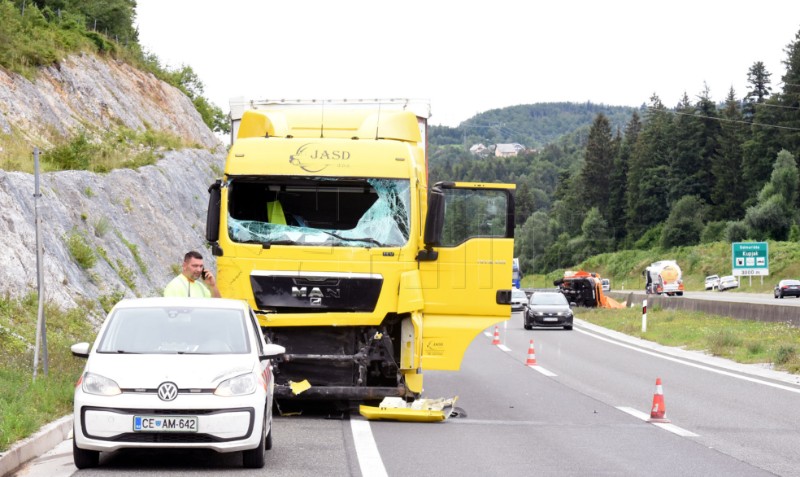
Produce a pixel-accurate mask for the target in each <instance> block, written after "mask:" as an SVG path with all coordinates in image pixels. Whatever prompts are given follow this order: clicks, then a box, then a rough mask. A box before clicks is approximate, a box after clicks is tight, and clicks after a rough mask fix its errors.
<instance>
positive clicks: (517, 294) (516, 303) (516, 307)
mask: <svg viewBox="0 0 800 477" xmlns="http://www.w3.org/2000/svg"><path fill="white" fill-rule="evenodd" d="M527 305H528V295H526V294H525V292H524V291H522V290H520V289H519V288H512V289H511V311H522V310H524V309H525V307H526V306H527Z"/></svg>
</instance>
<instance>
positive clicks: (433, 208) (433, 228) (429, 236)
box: [417, 184, 444, 262]
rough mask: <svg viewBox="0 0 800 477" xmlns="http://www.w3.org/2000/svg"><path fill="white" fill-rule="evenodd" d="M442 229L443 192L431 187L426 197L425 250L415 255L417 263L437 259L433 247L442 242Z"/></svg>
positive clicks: (436, 253) (437, 255)
mask: <svg viewBox="0 0 800 477" xmlns="http://www.w3.org/2000/svg"><path fill="white" fill-rule="evenodd" d="M443 228H444V192H442V189H440V188H439V187H438V184H437V185H435V186H433V188H432V189H431V192H430V195H429V196H428V215H427V217H425V234H424V235H423V240H424V241H425V250H420V251H419V253H418V254H417V261H421V262H430V261H433V260H436V259H437V258H438V257H439V253H438V252H436V251H434V250H433V247H435V246H437V245H439V244H440V243H441V241H442V230H443Z"/></svg>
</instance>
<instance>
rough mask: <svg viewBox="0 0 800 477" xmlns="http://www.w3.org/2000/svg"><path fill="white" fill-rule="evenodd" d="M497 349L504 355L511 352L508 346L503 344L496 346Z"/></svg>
mask: <svg viewBox="0 0 800 477" xmlns="http://www.w3.org/2000/svg"><path fill="white" fill-rule="evenodd" d="M497 347H498V348H500V349H501V350H503V351H505V352H506V353H509V352H510V351H511V348H509V347H508V346H506V345H504V344H499V345H497Z"/></svg>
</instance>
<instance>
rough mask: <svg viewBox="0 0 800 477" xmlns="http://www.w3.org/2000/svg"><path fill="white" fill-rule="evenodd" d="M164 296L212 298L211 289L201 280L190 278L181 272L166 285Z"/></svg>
mask: <svg viewBox="0 0 800 477" xmlns="http://www.w3.org/2000/svg"><path fill="white" fill-rule="evenodd" d="M164 296H178V297H181V296H188V297H190V298H211V290H209V289H208V287H207V286H206V284H205V283H203V282H201V281H200V280H189V279H188V278H186V275H184V274H182V273H181V274H180V275H178V276H177V277H175V278H173V279H172V281H171V282H169V283H167V286H166V287H164Z"/></svg>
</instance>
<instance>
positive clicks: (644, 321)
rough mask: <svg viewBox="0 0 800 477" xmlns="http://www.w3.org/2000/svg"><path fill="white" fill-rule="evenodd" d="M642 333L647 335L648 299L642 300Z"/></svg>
mask: <svg viewBox="0 0 800 477" xmlns="http://www.w3.org/2000/svg"><path fill="white" fill-rule="evenodd" d="M642 333H647V298H645V299H644V300H642Z"/></svg>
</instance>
